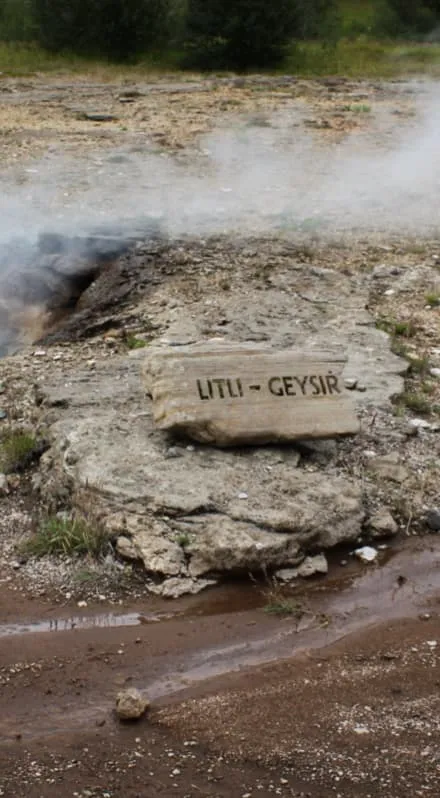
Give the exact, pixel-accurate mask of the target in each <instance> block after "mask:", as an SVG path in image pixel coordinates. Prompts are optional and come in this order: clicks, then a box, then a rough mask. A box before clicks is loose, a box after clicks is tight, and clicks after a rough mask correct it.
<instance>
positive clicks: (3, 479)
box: [0, 474, 9, 496]
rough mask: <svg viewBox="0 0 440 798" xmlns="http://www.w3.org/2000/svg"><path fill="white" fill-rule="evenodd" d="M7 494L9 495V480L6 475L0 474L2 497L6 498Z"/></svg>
mask: <svg viewBox="0 0 440 798" xmlns="http://www.w3.org/2000/svg"><path fill="white" fill-rule="evenodd" d="M5 493H9V490H8V478H7V476H6V474H0V495H1V496H4V495H5Z"/></svg>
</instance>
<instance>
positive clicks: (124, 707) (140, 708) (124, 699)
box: [116, 687, 150, 720]
mask: <svg viewBox="0 0 440 798" xmlns="http://www.w3.org/2000/svg"><path fill="white" fill-rule="evenodd" d="M149 706H150V702H149V700H148V698H145V697H144V696H143V695H142V693H141V692H140V690H137V689H136V688H135V687H129V688H128V689H127V690H122V691H121V692H120V693H118V695H117V696H116V714H117V715H118V718H119V719H120V720H138V719H139V718H141V717H142V715H144V714H145V712H146V711H147V709H148V707H149Z"/></svg>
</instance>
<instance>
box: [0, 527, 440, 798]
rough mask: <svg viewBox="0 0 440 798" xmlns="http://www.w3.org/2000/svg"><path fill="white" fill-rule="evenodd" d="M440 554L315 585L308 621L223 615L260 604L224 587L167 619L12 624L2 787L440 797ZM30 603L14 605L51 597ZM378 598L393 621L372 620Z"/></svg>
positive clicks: (2, 725) (5, 671)
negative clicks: (137, 696)
mask: <svg viewBox="0 0 440 798" xmlns="http://www.w3.org/2000/svg"><path fill="white" fill-rule="evenodd" d="M437 556H438V545H437V541H436V539H435V538H431V539H425V540H424V541H420V540H415V541H412V542H411V543H410V544H407V546H406V547H405V550H404V551H403V552H402V553H400V554H396V555H395V556H393V557H392V558H391V559H390V560H389V562H388V563H385V564H384V565H383V566H382V567H380V566H379V567H377V568H373V569H370V570H368V571H367V572H366V573H364V575H363V576H360V577H358V578H356V579H355V581H354V582H353V584H351V580H350V579H347V580H346V582H345V583H344V582H341V581H340V580H339V581H336V582H334V584H333V585H332V579H331V578H330V583H329V584H328V583H327V584H328V587H327V588H326V589H324V590H323V587H324V583H322V582H321V583H319V582H316V583H315V584H314V586H313V584H312V586H311V588H308V594H309V595H308V599H307V605H306V604H305V603H303V607H304V608H305V612H304V615H303V617H302V618H301V620H298V618H297V617H294V616H293V615H290V616H287V617H284V618H280V617H277V616H276V615H271V614H268V613H266V612H264V609H263V608H260V609H258V608H257V609H247V610H242V611H235V612H230V611H229V612H225V611H224V610H226V609H228V600H227V597H228V595H229V609H231V608H232V607H233V606H234V604H235V609H236V610H237V603H238V602H239V601H240V600H241V601H243V604H244V603H245V602H246V601H247V602H248V606H249V605H250V604H251V600H250V599H249V597H248V598H246V593H245V592H242V591H240V590H239V589H237V588H235V589H233V588H229V589H228V591H225V592H224V594H223V597H221V596H220V598H218V593H217V592H214V594H213V598H209V596H208V598H207V599H204V600H203V601H204V603H203V602H202V603H200V599H199V600H198V601H199V604H197V603H196V602H195V600H192V603H191V602H189V603H188V604H185V603H182V606H181V605H180V604H179V606H178V607H177V611H178V612H181V615H177V616H176V617H174V618H171V619H169V620H166V621H162V622H156V623H155V622H150V623H148V622H145V620H144V622H141V623H138V625H133V626H125V627H123V626H122V627H113V628H112V627H108V626H104V627H103V626H97V627H96V628H86V629H81V628H73V629H70V630H68V631H52V632H48V633H47V632H39V633H30V632H28V633H26V632H25V631H24V630H22V633H21V634H10V635H9V636H6V635H5V634H4V632H5V629H6V627H3V631H2V630H1V629H0V632H1V633H2V634H3V637H1V636H0V689H1V693H2V714H1V719H0V774H1V775H0V794H2V795H3V796H8V797H9V796H10V798H12V796H14V798H15V796H20V797H21V796H23V798H24V796H26V798H27V796H30V798H37V796H38V798H46V796H48V797H49V796H55V795H57V796H59V798H61V797H62V798H67V796H69V797H70V796H86V797H87V796H88V798H90V796H94V797H95V796H100V797H101V798H104V796H110V797H111V798H114V796H121V798H122V796H124V798H125V796H133V798H134V796H148V798H155V796H161V797H162V798H163V797H164V796H182V797H183V796H188V798H189V796H191V798H193V797H194V798H196V797H197V796H218V798H223V796H224V798H226V796H233V798H235V796H237V798H242V796H245V795H246V796H254V795H255V796H269V795H271V796H272V795H281V796H297V798H298V797H299V796H304V797H305V796H310V798H327V796H328V797H329V798H330V796H339V797H340V798H353V797H354V796H362V797H364V796H365V798H367V797H368V796H370V798H373V797H374V798H376V796H380V797H381V798H404V796H405V798H406V796H426V795H429V796H437V795H438V794H439V789H440V757H439V754H438V751H439V735H440V700H439V697H438V696H439V686H440V671H439V653H438V652H439V651H440V618H439V616H438V614H437V608H438V597H439V593H438V589H437V587H436V572H437V564H436V563H437ZM335 588H337V589H335ZM216 597H217V598H216ZM272 600H273V597H272ZM304 600H305V599H304V595H303V596H298V597H297V601H298V602H304ZM252 601H254V602H255V597H254V596H253V597H252ZM25 602H26V600H25V599H24V598H23V597H22V598H21V602H20V604H19V605H17V607H16V610H17V614H16V618H15V619H17V618H19V617H20V616H21V617H22V616H23V614H26V612H27V617H32V618H35V617H36V614H35V613H36V612H37V610H38V609H40V611H43V607H40V608H38V605H37V604H36V603H35V602H33V603H31V604H28V605H27V608H26V606H25ZM257 603H258V602H257ZM260 603H261V602H260ZM166 606H168V607H169V609H173V610H175V609H176V605H175V604H168V605H166ZM380 607H382V610H383V615H384V617H388V618H389V619H390V620H388V621H387V622H382V623H377V622H374V623H373V621H374V620H375V619H376V620H377V610H378V609H379V608H380ZM154 609H155V610H157V609H159V607H158V606H157V607H154ZM222 609H223V612H222V611H221V610H222ZM151 610H152V607H150V606H149V605H148V606H147V603H145V605H144V607H138V608H137V612H138V613H143V616H142V617H143V618H144V619H145V618H147V617H148V613H149V612H150V611H151ZM162 610H163V606H162ZM203 610H204V611H205V612H206V613H207V614H205V615H203V614H200V613H202V612H203ZM66 611H67V610H66V609H65V610H64V612H61V611H60V610H59V611H58V617H60V618H63V616H64V620H66ZM87 611H88V610H87ZM74 612H75V614H78V613H79V610H78V609H77V608H75V610H74ZM42 617H43V618H44V617H45V618H46V619H48V618H52V619H53V618H55V612H54V610H53V609H48V608H47V607H46V608H45V611H44V614H43V615H42ZM10 620H11V621H12V620H13V617H12V616H10ZM100 622H101V623H105V622H106V620H105V616H103V617H101V620H100ZM108 622H110V621H109V620H107V623H108ZM60 626H62V623H61V624H59V626H58V629H59V628H60ZM127 686H136V687H138V688H140V689H142V690H145V692H146V694H147V695H148V696H149V697H150V698H151V699H152V705H151V709H150V712H149V715H148V716H147V717H146V718H145V719H144V720H142V721H141V722H139V723H136V724H133V725H122V724H120V722H119V721H118V720H117V719H116V717H115V715H114V713H113V707H114V702H115V696H116V694H117V692H118V691H119V690H121V689H122V688H124V687H127Z"/></svg>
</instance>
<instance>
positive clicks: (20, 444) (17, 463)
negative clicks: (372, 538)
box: [0, 430, 44, 474]
mask: <svg viewBox="0 0 440 798" xmlns="http://www.w3.org/2000/svg"><path fill="white" fill-rule="evenodd" d="M43 448H44V447H43V445H42V442H41V441H39V440H38V439H37V438H36V437H35V436H34V435H32V434H31V433H29V432H22V431H20V430H8V431H5V432H3V434H2V435H1V437H0V470H1V471H2V472H3V473H4V474H11V473H13V472H14V471H24V470H25V469H26V468H28V467H29V466H30V465H31V464H32V463H33V462H34V460H36V459H37V458H38V457H39V456H40V454H41V452H42V450H43Z"/></svg>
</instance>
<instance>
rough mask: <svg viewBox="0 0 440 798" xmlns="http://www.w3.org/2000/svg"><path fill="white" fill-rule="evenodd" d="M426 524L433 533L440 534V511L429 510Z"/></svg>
mask: <svg viewBox="0 0 440 798" xmlns="http://www.w3.org/2000/svg"><path fill="white" fill-rule="evenodd" d="M426 523H427V524H428V526H429V528H430V529H432V531H433V532H440V510H436V509H434V510H429V512H427V513H426Z"/></svg>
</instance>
